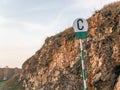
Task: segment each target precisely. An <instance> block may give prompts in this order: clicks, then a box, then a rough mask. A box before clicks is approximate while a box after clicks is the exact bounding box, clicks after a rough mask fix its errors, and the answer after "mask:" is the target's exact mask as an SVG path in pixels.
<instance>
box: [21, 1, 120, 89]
mask: <svg viewBox="0 0 120 90" xmlns="http://www.w3.org/2000/svg"><path fill="white" fill-rule="evenodd" d="M87 20H88V23H89V35H88V38H87V39H85V40H83V46H84V52H85V67H86V71H87V83H88V89H89V90H119V89H120V2H116V3H112V4H109V5H106V6H104V7H103V9H101V10H99V11H96V12H95V14H94V15H93V16H92V17H90V18H89V19H87ZM22 69H23V71H22V73H23V75H22V80H23V86H24V87H25V89H26V90H83V81H82V70H81V58H80V50H79V40H76V39H75V35H74V32H73V28H72V27H71V28H68V29H66V30H65V31H63V32H61V33H59V34H57V35H55V36H51V37H48V38H47V39H46V40H45V44H44V45H43V47H42V48H41V49H40V50H38V51H37V52H36V53H35V54H34V55H33V56H32V57H30V58H29V59H28V60H27V61H26V62H25V63H24V64H23V67H22Z"/></svg>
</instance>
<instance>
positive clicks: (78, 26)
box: [77, 19, 84, 30]
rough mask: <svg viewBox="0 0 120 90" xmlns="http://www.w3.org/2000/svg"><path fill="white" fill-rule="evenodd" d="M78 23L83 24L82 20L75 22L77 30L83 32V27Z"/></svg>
mask: <svg viewBox="0 0 120 90" xmlns="http://www.w3.org/2000/svg"><path fill="white" fill-rule="evenodd" d="M79 22H82V23H83V20H82V19H79V20H78V21H77V28H78V29H79V30H83V28H84V26H80V24H79Z"/></svg>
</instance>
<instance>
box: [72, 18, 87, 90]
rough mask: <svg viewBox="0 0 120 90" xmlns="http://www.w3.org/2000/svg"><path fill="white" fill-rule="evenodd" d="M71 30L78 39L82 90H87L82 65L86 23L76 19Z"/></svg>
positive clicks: (81, 19)
mask: <svg viewBox="0 0 120 90" xmlns="http://www.w3.org/2000/svg"><path fill="white" fill-rule="evenodd" d="M73 29H74V31H75V36H76V38H77V39H80V49H81V63H82V77H83V83H84V90H88V88H87V77H86V72H85V65H84V50H83V46H82V39H84V38H87V33H88V23H87V21H86V20H85V19H83V18H77V19H75V21H74V22H73Z"/></svg>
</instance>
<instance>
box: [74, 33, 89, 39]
mask: <svg viewBox="0 0 120 90" xmlns="http://www.w3.org/2000/svg"><path fill="white" fill-rule="evenodd" d="M87 34H88V32H75V36H76V39H84V38H87Z"/></svg>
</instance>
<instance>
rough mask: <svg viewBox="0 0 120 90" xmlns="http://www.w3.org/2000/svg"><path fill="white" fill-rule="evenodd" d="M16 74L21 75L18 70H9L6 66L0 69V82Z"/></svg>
mask: <svg viewBox="0 0 120 90" xmlns="http://www.w3.org/2000/svg"><path fill="white" fill-rule="evenodd" d="M18 73H21V69H19V68H9V67H8V66H6V67H5V68H0V81H3V80H8V79H10V78H12V77H13V76H14V75H15V74H18Z"/></svg>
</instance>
